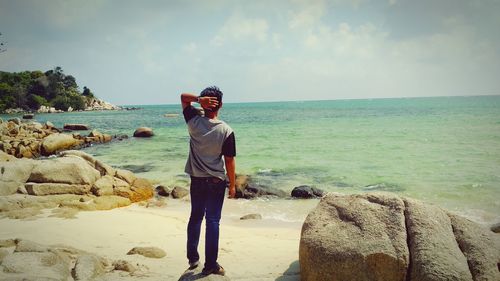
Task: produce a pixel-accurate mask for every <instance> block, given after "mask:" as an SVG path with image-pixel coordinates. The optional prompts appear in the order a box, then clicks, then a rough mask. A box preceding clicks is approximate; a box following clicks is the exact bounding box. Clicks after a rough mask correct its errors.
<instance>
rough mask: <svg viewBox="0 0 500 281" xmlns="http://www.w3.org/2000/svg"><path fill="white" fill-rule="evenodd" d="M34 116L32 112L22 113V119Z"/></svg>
mask: <svg viewBox="0 0 500 281" xmlns="http://www.w3.org/2000/svg"><path fill="white" fill-rule="evenodd" d="M34 117H35V114H33V113H28V114H24V115H23V119H33V118H34Z"/></svg>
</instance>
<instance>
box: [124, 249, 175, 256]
mask: <svg viewBox="0 0 500 281" xmlns="http://www.w3.org/2000/svg"><path fill="white" fill-rule="evenodd" d="M135 254H137V255H141V256H145V257H147V258H155V259H161V258H163V257H164V256H166V255H167V254H166V253H165V251H163V250H162V249H160V248H157V247H134V248H132V250H130V251H128V253H127V255H135Z"/></svg>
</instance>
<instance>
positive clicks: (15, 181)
mask: <svg viewBox="0 0 500 281" xmlns="http://www.w3.org/2000/svg"><path fill="white" fill-rule="evenodd" d="M2 155H7V154H5V153H3V152H0V157H1V158H3V159H9V161H0V195H10V194H14V193H16V192H17V190H18V189H19V188H22V187H23V186H24V183H25V182H26V181H27V180H28V178H29V177H30V174H31V171H32V170H33V167H34V161H31V160H28V159H19V160H17V159H15V158H9V157H7V156H5V157H2Z"/></svg>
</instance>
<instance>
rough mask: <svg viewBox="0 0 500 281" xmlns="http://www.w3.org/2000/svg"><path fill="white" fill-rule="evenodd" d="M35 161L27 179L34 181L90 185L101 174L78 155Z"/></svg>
mask: <svg viewBox="0 0 500 281" xmlns="http://www.w3.org/2000/svg"><path fill="white" fill-rule="evenodd" d="M34 162H36V165H35V167H34V168H33V171H32V172H31V175H30V177H29V179H28V181H30V182H35V183H67V184H82V185H92V184H94V183H95V182H96V180H97V179H99V178H100V176H101V174H100V173H99V172H98V171H97V170H96V169H94V168H93V167H91V166H90V165H89V164H88V163H87V162H86V161H85V160H83V159H82V158H79V157H69V156H68V157H60V158H54V159H48V160H40V161H34Z"/></svg>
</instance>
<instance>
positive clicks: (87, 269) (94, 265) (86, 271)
mask: <svg viewBox="0 0 500 281" xmlns="http://www.w3.org/2000/svg"><path fill="white" fill-rule="evenodd" d="M105 267H106V262H105V261H103V260H102V259H101V258H99V257H97V256H94V255H90V254H86V255H81V256H79V257H78V259H77V260H76V263H75V267H74V268H73V270H72V271H71V275H72V276H73V278H74V279H75V281H80V280H81V281H90V280H95V279H96V278H97V277H99V276H101V275H103V274H104V273H105Z"/></svg>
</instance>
